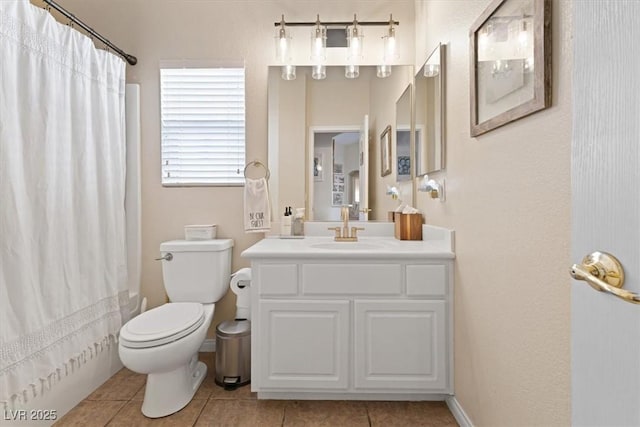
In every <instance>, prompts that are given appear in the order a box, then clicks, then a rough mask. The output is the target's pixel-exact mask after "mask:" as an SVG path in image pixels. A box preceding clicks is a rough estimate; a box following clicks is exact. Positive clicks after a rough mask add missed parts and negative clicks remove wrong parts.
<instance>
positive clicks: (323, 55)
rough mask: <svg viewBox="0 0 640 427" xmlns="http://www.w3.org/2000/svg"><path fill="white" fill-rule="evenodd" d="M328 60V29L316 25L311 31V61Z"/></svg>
mask: <svg viewBox="0 0 640 427" xmlns="http://www.w3.org/2000/svg"><path fill="white" fill-rule="evenodd" d="M326 59H327V29H326V28H325V27H321V26H320V25H316V27H315V28H314V29H313V30H312V31H311V60H312V61H314V62H320V61H324V60H326Z"/></svg>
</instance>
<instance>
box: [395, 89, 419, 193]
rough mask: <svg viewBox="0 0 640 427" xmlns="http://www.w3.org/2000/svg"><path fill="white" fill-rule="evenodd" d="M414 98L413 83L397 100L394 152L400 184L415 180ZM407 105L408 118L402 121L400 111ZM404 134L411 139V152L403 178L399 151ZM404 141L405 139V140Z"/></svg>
mask: <svg viewBox="0 0 640 427" xmlns="http://www.w3.org/2000/svg"><path fill="white" fill-rule="evenodd" d="M413 98H414V90H413V82H410V83H409V84H407V87H406V88H405V89H404V91H403V92H402V94H401V95H400V97H399V98H398V99H397V100H396V103H395V110H396V111H395V117H396V119H395V120H396V122H395V126H396V131H395V132H394V135H395V143H394V147H395V149H394V152H393V164H394V165H395V168H396V182H398V183H400V182H406V181H411V180H412V179H413V175H412V174H413V172H412V170H413V163H414V161H415V159H414V156H412V153H413V143H414V142H413V139H414V134H415V128H414V114H415V109H414V105H413ZM405 103H406V110H407V111H406V114H407V115H406V117H404V118H403V119H402V120H401V119H400V111H401V108H402V105H403V104H405ZM407 124H408V125H409V127H408V128H406V127H405V126H406V125H407ZM403 132H407V136H408V137H409V146H408V151H409V153H408V154H409V172H408V173H407V174H404V175H403V176H401V175H400V155H399V151H400V147H399V143H400V135H401V133H403ZM403 141H404V138H403Z"/></svg>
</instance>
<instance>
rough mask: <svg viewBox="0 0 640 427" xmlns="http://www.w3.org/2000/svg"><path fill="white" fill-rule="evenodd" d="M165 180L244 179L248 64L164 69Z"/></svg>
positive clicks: (202, 182)
mask: <svg viewBox="0 0 640 427" xmlns="http://www.w3.org/2000/svg"><path fill="white" fill-rule="evenodd" d="M160 108H161V122H162V184H163V185H178V186H179V185H242V184H243V183H244V175H243V169H244V163H245V92H244V68H162V69H161V70H160Z"/></svg>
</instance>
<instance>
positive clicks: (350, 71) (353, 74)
mask: <svg viewBox="0 0 640 427" xmlns="http://www.w3.org/2000/svg"><path fill="white" fill-rule="evenodd" d="M359 75H360V67H359V66H358V65H355V64H349V65H346V66H345V67H344V76H345V77H346V78H348V79H357V78H358V76H359Z"/></svg>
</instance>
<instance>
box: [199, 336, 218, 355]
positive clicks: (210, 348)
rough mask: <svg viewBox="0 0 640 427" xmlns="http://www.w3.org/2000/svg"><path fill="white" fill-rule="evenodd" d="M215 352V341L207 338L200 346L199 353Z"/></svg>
mask: <svg viewBox="0 0 640 427" xmlns="http://www.w3.org/2000/svg"><path fill="white" fill-rule="evenodd" d="M215 351H216V339H215V338H207V339H206V340H204V342H203V343H202V345H201V346H200V352H202V353H215Z"/></svg>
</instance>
